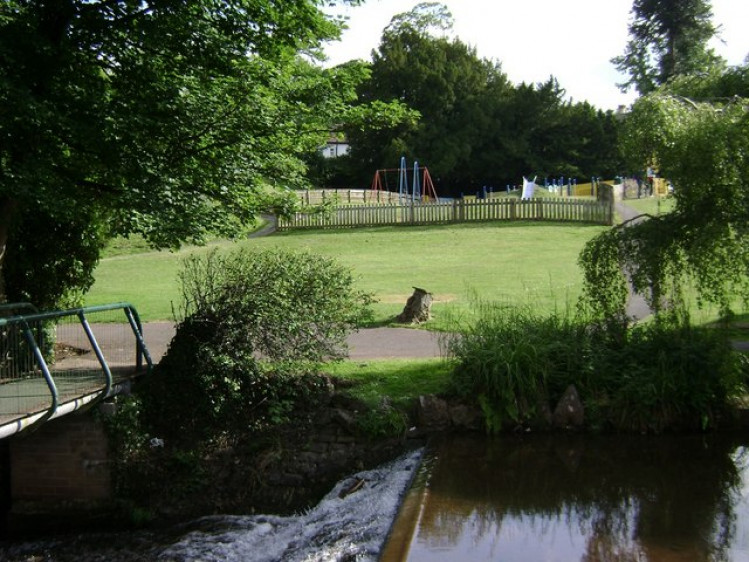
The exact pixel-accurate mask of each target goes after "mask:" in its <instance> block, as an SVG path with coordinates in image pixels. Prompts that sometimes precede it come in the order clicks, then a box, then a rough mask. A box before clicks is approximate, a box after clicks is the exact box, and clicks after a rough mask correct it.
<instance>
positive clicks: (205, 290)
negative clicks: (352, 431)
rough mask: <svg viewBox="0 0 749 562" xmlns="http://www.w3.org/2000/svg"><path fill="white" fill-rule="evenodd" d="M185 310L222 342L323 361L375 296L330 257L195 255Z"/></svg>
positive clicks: (187, 274)
mask: <svg viewBox="0 0 749 562" xmlns="http://www.w3.org/2000/svg"><path fill="white" fill-rule="evenodd" d="M179 278H180V282H181V286H182V297H183V303H182V307H181V308H182V315H183V317H184V318H185V319H186V320H189V322H190V323H191V324H193V325H195V324H202V325H205V326H206V328H208V329H209V330H211V331H212V332H213V335H212V336H211V338H210V339H211V340H212V342H213V345H214V347H216V348H217V349H228V350H234V351H233V352H236V350H241V351H242V353H243V354H246V355H251V354H253V353H259V354H262V355H263V356H264V357H266V358H268V359H283V360H287V359H291V360H297V359H302V360H311V361H320V360H323V359H326V358H339V357H343V356H345V353H346V336H347V335H348V333H349V331H351V330H352V329H354V328H356V326H357V325H359V324H360V323H362V322H364V321H365V320H368V319H370V318H371V310H370V309H369V305H370V304H371V303H372V302H373V300H372V297H371V296H370V295H368V294H366V293H363V292H361V291H358V290H357V289H356V288H355V282H354V278H353V276H352V274H351V272H350V271H348V270H347V269H346V268H344V267H343V266H341V265H339V264H337V263H336V262H335V261H333V260H332V259H330V258H326V257H324V256H320V255H314V254H311V253H306V252H290V251H282V250H274V251H264V252H252V251H248V250H239V251H236V252H233V253H229V254H220V253H218V252H217V251H213V252H212V253H210V254H208V255H207V256H192V257H190V258H188V259H187V260H186V261H185V263H184V267H183V269H182V271H181V273H180V275H179Z"/></svg>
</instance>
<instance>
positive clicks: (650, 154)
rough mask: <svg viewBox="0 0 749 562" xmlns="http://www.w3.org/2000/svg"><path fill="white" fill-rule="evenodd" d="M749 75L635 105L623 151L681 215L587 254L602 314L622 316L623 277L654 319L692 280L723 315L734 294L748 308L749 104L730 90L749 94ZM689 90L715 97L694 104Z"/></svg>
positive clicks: (611, 238) (675, 88)
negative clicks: (659, 181)
mask: <svg viewBox="0 0 749 562" xmlns="http://www.w3.org/2000/svg"><path fill="white" fill-rule="evenodd" d="M748 75H749V74H748V73H747V69H746V68H743V69H741V68H737V69H731V70H730V71H728V72H726V73H725V74H723V75H721V76H718V75H715V74H712V75H708V76H706V77H702V78H700V77H697V76H691V77H688V78H687V77H684V78H683V79H680V80H676V81H674V82H672V83H671V84H669V85H668V86H667V87H664V88H661V89H660V90H659V91H657V92H655V93H653V94H650V95H648V96H645V97H643V98H641V99H639V100H638V101H637V102H636V103H635V104H634V106H633V109H632V112H631V114H630V115H629V117H628V118H627V122H626V132H625V134H624V135H623V139H624V150H625V153H626V154H627V155H628V156H629V158H630V159H631V161H632V162H639V163H640V164H641V165H644V164H646V163H651V164H654V165H656V167H657V168H658V169H659V171H660V174H661V175H662V176H663V177H665V178H668V179H669V180H670V181H671V182H672V184H673V188H674V192H673V195H674V198H675V199H676V207H675V210H674V211H673V212H671V213H669V214H667V215H663V216H659V217H651V218H650V219H649V220H647V221H644V222H641V223H638V224H635V225H630V226H628V227H626V228H621V227H620V228H615V229H614V230H612V231H611V232H607V233H605V234H603V235H601V236H599V237H598V238H596V239H594V240H593V241H592V242H591V243H590V244H589V245H588V246H587V247H586V250H585V251H584V252H583V254H582V256H581V262H582V264H583V266H584V269H585V277H586V284H587V291H586V292H587V294H588V298H589V302H590V303H593V305H594V307H593V308H594V310H596V311H597V312H598V313H599V314H601V315H602V316H611V315H613V314H623V310H624V304H625V301H626V297H625V294H624V293H625V291H626V287H625V285H624V282H623V278H622V276H621V273H620V272H621V271H627V272H629V273H630V275H631V278H632V281H633V284H634V288H635V290H637V291H638V292H640V293H642V294H644V295H645V296H646V297H647V298H648V300H649V301H650V304H651V306H652V307H653V308H654V309H655V310H656V311H657V312H659V311H661V310H663V305H664V304H665V302H666V301H665V299H666V298H668V300H669V301H670V302H671V303H672V304H673V303H674V301H676V304H678V300H679V298H680V296H681V294H682V287H683V285H684V282H685V280H686V279H693V280H694V281H695V283H696V287H697V290H698V291H699V296H700V300H701V302H710V303H714V304H717V305H718V306H719V307H720V308H721V310H722V311H723V312H724V313H729V311H730V309H731V300H732V297H734V296H736V295H740V296H743V298H744V299H745V302H749V190H747V189H746V178H747V177H749V98H746V97H739V96H738V95H736V96H731V94H732V91H731V90H730V89H728V88H729V86H731V85H732V86H733V88H735V89H734V90H733V91H734V92H745V91H746V88H747V85H748V83H747V81H746V77H747V76H748ZM742 77H743V79H742ZM685 92H691V93H693V94H699V93H700V92H703V93H705V94H707V95H708V97H707V98H703V99H699V98H697V99H690V98H687V97H685V96H684V95H682V93H685ZM715 92H720V94H721V97H720V98H719V99H715V98H713V97H712V95H713V94H714V93H715ZM726 95H729V96H731V97H724V96H726Z"/></svg>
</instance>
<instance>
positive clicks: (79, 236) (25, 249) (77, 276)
mask: <svg viewBox="0 0 749 562" xmlns="http://www.w3.org/2000/svg"><path fill="white" fill-rule="evenodd" d="M19 215H20V216H19V224H18V227H17V228H15V229H13V230H12V235H11V237H10V240H9V244H8V248H7V256H6V262H7V263H6V265H5V267H4V268H3V270H2V273H3V274H4V281H5V296H6V297H7V299H8V301H9V302H30V303H33V304H34V305H35V306H36V307H37V308H38V309H39V310H53V309H57V308H68V307H74V306H80V305H81V303H82V297H83V294H84V293H85V292H86V291H87V290H88V288H89V287H90V286H91V285H92V284H93V282H94V277H93V271H94V268H95V267H96V265H97V263H98V261H99V251H100V250H101V248H102V247H103V245H104V240H105V237H106V229H105V228H104V227H103V226H102V225H101V221H100V220H99V218H98V217H97V216H95V215H93V214H91V213H88V212H86V210H85V209H82V210H80V211H79V212H71V213H70V215H69V216H63V217H61V216H59V215H55V214H49V213H46V212H45V211H44V209H41V208H37V207H30V208H28V207H24V208H23V209H22V210H21V211H20V213H19ZM0 293H2V291H0ZM0 296H1V295H0Z"/></svg>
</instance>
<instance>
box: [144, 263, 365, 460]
mask: <svg viewBox="0 0 749 562" xmlns="http://www.w3.org/2000/svg"><path fill="white" fill-rule="evenodd" d="M180 279H181V281H182V290H183V295H184V303H183V306H182V310H183V313H184V317H183V319H182V320H181V321H180V322H179V323H178V325H177V331H176V334H175V337H174V339H173V340H172V342H171V344H170V346H169V349H168V351H167V354H166V355H165V357H164V358H163V359H162V360H161V362H160V363H159V365H158V366H157V367H156V369H155V370H154V373H153V375H152V376H151V377H149V378H148V379H147V380H146V381H145V382H144V384H143V385H142V387H141V393H142V395H143V403H144V407H145V411H146V413H147V415H148V419H149V423H150V424H151V427H152V431H153V432H155V433H157V434H158V435H159V436H160V437H165V438H168V439H169V440H170V441H171V442H173V443H178V444H184V445H191V444H192V445H195V444H197V443H200V442H204V443H209V442H217V441H220V440H226V439H238V438H241V437H242V436H246V435H248V434H252V433H257V432H258V431H261V430H264V429H267V428H268V427H270V426H273V425H277V424H281V423H285V422H288V421H290V420H291V419H296V418H298V416H300V415H302V414H303V412H304V410H305V408H306V407H307V406H308V405H310V404H314V403H315V401H316V399H317V398H318V397H320V396H323V395H325V394H326V393H327V391H328V384H327V380H326V379H324V378H322V377H321V376H319V375H317V374H316V365H315V363H314V362H315V361H319V360H321V359H323V358H325V357H339V356H341V355H342V354H343V353H344V351H345V337H346V335H347V333H348V331H349V330H350V329H351V328H353V327H354V326H355V325H356V323H357V322H358V321H359V320H360V319H362V318H364V317H366V315H367V311H368V308H367V306H368V304H369V297H368V296H367V295H364V294H362V293H359V292H357V291H356V290H355V289H354V287H353V278H352V276H351V274H350V273H349V272H348V271H346V270H345V269H343V268H341V267H340V266H338V265H337V264H335V263H334V262H333V261H331V260H329V259H327V258H323V257H320V256H314V255H312V254H308V253H290V252H259V253H253V252H248V251H238V252H235V253H232V254H228V255H220V254H218V253H216V252H214V253H211V254H209V255H208V256H206V257H203V258H201V257H193V258H190V259H189V260H188V261H187V262H186V263H185V267H184V269H183V271H182V273H181V275H180Z"/></svg>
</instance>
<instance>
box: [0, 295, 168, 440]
mask: <svg viewBox="0 0 749 562" xmlns="http://www.w3.org/2000/svg"><path fill="white" fill-rule="evenodd" d="M20 311H28V313H22V314H19V313H18V312H20ZM3 312H4V313H6V314H7V313H8V312H10V313H11V314H12V315H11V316H7V317H0V439H2V438H4V437H8V436H10V435H13V434H15V433H18V432H19V431H22V430H24V429H27V428H29V427H32V426H34V425H37V424H41V423H44V422H45V421H48V420H51V419H54V418H57V417H60V416H62V415H65V414H68V413H70V412H73V411H75V410H79V409H81V408H84V407H88V406H90V405H93V404H95V403H96V402H98V401H100V400H103V399H105V398H107V397H109V396H112V395H113V394H116V393H117V392H119V391H120V390H121V389H122V388H123V387H124V386H126V385H127V384H129V381H130V380H131V379H133V378H134V377H136V376H139V375H143V374H146V373H148V372H149V371H150V370H151V368H152V367H153V362H152V360H151V356H150V354H149V352H148V349H147V348H146V344H145V341H144V339H143V329H142V325H141V322H140V319H139V317H138V313H137V311H136V310H135V308H134V307H133V306H132V305H130V304H128V303H115V304H109V305H102V306H92V307H86V308H74V309H68V310H59V311H54V312H43V313H39V312H34V310H33V307H30V305H26V304H22V305H21V306H19V305H18V304H14V305H5V306H3V308H2V311H0V314H2V313H3Z"/></svg>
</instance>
